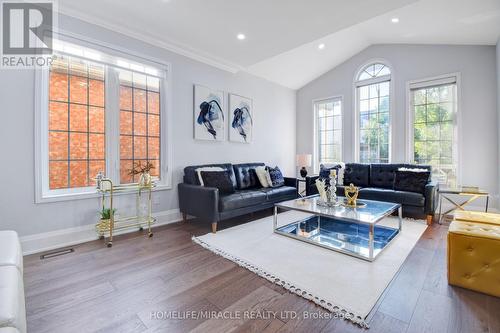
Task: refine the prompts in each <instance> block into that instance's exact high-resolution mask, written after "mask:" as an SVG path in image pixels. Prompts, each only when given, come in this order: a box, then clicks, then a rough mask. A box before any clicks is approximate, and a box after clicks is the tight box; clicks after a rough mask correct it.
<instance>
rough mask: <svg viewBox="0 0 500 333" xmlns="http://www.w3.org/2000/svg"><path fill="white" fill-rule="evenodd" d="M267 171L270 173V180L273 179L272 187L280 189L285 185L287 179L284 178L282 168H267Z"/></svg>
mask: <svg viewBox="0 0 500 333" xmlns="http://www.w3.org/2000/svg"><path fill="white" fill-rule="evenodd" d="M266 170H267V172H268V173H269V178H271V187H280V186H283V185H285V179H284V178H283V174H282V173H281V170H280V168H278V167H274V168H271V167H266Z"/></svg>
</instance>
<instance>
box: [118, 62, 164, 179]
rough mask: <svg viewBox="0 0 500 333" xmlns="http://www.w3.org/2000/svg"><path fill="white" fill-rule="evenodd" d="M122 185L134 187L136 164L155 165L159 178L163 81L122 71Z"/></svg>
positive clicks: (155, 171) (136, 177)
mask: <svg viewBox="0 0 500 333" xmlns="http://www.w3.org/2000/svg"><path fill="white" fill-rule="evenodd" d="M119 77H120V182H121V183H132V182H137V181H138V180H139V177H138V176H131V175H129V171H130V169H131V168H132V167H133V165H134V163H138V162H141V163H142V164H145V163H146V162H150V163H152V164H153V165H154V167H155V168H154V169H153V170H152V171H151V175H152V176H156V177H159V176H160V80H159V79H158V78H155V77H152V76H148V75H144V74H139V73H135V72H130V71H124V70H121V71H120V74H119Z"/></svg>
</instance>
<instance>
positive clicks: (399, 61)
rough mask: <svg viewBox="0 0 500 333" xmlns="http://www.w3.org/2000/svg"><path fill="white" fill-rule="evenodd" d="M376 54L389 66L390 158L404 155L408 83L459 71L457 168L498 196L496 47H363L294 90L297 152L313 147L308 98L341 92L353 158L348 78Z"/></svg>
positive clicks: (347, 147)
mask: <svg viewBox="0 0 500 333" xmlns="http://www.w3.org/2000/svg"><path fill="white" fill-rule="evenodd" d="M497 48H498V47H497ZM497 57H498V55H497ZM375 58H382V59H385V60H386V61H387V62H388V63H389V64H390V65H391V66H392V67H393V84H394V88H395V90H394V92H395V96H394V98H395V100H394V103H395V108H394V109H393V110H392V112H393V117H394V124H395V126H394V128H393V131H394V138H395V140H394V143H393V155H392V157H393V162H403V161H405V160H406V156H407V155H406V145H405V139H406V117H407V107H406V102H407V101H406V98H407V97H406V82H407V81H411V80H416V79H421V78H428V77H433V76H438V75H442V74H448V73H453V72H460V73H461V105H460V112H461V124H462V132H461V142H462V145H461V147H460V156H461V160H460V165H459V168H460V171H461V175H462V182H463V183H464V184H472V185H478V186H480V187H483V188H485V189H487V190H489V191H490V192H491V193H494V194H495V195H498V189H499V184H498V179H499V172H498V164H497V163H498V158H499V152H498V147H499V141H498V129H499V127H498V122H497V111H496V104H497V101H496V94H497V88H496V86H497V83H496V73H495V70H493V69H494V68H495V47H494V46H451V45H450V46H448V45H440V46H436V45H373V46H370V47H368V48H366V49H365V50H363V51H361V52H360V53H358V54H357V55H355V56H353V57H352V58H350V59H349V60H347V61H346V62H344V63H342V64H341V65H339V66H337V67H335V68H334V69H332V70H331V71H329V72H328V73H326V74H324V75H323V76H321V77H320V78H318V79H316V80H314V81H312V82H311V83H309V84H307V85H306V86H305V87H303V88H301V89H300V90H299V91H298V92H297V152H298V153H303V152H308V153H312V151H313V110H312V100H313V99H317V98H323V97H328V96H334V95H342V96H343V97H344V123H343V125H344V129H345V131H344V153H345V154H344V160H345V161H346V162H350V161H354V147H353V143H354V119H353V110H354V107H355V104H354V101H353V96H352V95H353V85H352V83H353V79H354V76H355V74H356V71H357V70H358V68H359V67H360V66H362V65H363V64H365V63H367V62H368V61H370V60H372V59H375Z"/></svg>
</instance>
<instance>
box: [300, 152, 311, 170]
mask: <svg viewBox="0 0 500 333" xmlns="http://www.w3.org/2000/svg"><path fill="white" fill-rule="evenodd" d="M297 165H298V166H299V167H310V166H311V165H312V155H311V154H299V155H297Z"/></svg>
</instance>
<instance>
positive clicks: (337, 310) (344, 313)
mask: <svg viewBox="0 0 500 333" xmlns="http://www.w3.org/2000/svg"><path fill="white" fill-rule="evenodd" d="M191 239H192V241H193V242H195V243H196V244H198V245H200V246H202V247H204V248H205V249H207V250H209V251H211V252H213V253H215V254H217V255H219V256H221V257H224V258H226V259H228V260H231V261H232V262H234V263H235V264H237V265H238V266H241V267H243V268H246V269H248V270H249V271H251V272H253V273H255V274H257V275H259V276H260V277H263V278H264V279H266V280H268V281H269V282H272V283H274V284H277V285H279V286H281V287H283V288H285V289H286V290H289V291H290V292H293V293H295V294H297V295H299V296H301V297H303V298H305V299H307V300H309V301H312V302H314V303H316V304H317V305H319V306H321V307H322V308H325V309H326V310H328V311H330V312H332V313H334V314H336V315H339V317H340V318H344V319H346V320H349V321H351V322H353V323H355V324H357V325H359V326H360V327H362V328H370V326H369V325H368V323H367V322H366V321H365V320H364V318H363V317H361V316H360V315H356V314H355V313H353V312H350V311H349V310H347V309H345V308H343V307H341V306H338V305H334V304H332V303H330V302H327V301H325V300H323V299H321V298H320V297H317V296H314V295H313V294H311V293H310V292H308V291H307V290H304V289H301V288H297V287H295V286H294V285H293V284H291V283H289V282H286V281H284V280H283V279H281V278H279V277H277V276H275V275H273V274H270V273H268V272H266V271H264V270H263V269H261V268H259V267H256V266H255V265H253V264H251V263H248V262H246V261H244V260H242V259H240V258H238V257H235V256H233V255H231V254H229V253H227V252H225V251H222V250H220V249H218V248H214V247H212V246H210V245H209V244H208V243H205V242H204V241H202V240H201V239H199V238H197V237H196V236H193V237H192V238H191Z"/></svg>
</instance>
